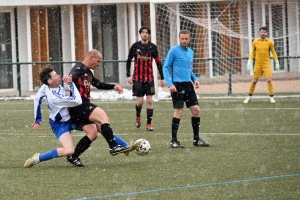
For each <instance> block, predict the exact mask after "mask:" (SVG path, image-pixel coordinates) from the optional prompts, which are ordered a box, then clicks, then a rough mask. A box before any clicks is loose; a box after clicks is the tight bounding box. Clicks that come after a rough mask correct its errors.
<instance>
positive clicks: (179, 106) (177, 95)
mask: <svg viewBox="0 0 300 200" xmlns="http://www.w3.org/2000/svg"><path fill="white" fill-rule="evenodd" d="M179 84H180V83H179ZM179 84H176V85H175V87H176V89H177V92H172V93H171V97H172V102H173V108H174V114H173V118H172V125H171V136H172V140H171V148H183V147H184V146H182V145H181V144H180V142H179V141H178V140H177V132H178V128H179V124H180V118H181V116H182V113H183V106H184V101H183V97H182V93H181V87H180V85H179Z"/></svg>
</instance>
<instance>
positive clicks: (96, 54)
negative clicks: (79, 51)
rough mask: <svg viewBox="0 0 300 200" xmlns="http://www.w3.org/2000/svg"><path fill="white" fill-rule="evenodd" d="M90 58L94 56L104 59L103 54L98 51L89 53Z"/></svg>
mask: <svg viewBox="0 0 300 200" xmlns="http://www.w3.org/2000/svg"><path fill="white" fill-rule="evenodd" d="M88 56H93V57H94V58H102V54H101V53H100V51H98V50H97V49H92V50H90V51H89V52H88Z"/></svg>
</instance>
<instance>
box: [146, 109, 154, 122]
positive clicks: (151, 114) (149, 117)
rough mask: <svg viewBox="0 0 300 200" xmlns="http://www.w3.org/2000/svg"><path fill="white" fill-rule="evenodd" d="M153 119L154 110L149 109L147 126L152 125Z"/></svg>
mask: <svg viewBox="0 0 300 200" xmlns="http://www.w3.org/2000/svg"><path fill="white" fill-rule="evenodd" d="M152 117H153V109H149V108H147V124H151V122H152Z"/></svg>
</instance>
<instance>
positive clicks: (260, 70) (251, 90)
mask: <svg viewBox="0 0 300 200" xmlns="http://www.w3.org/2000/svg"><path fill="white" fill-rule="evenodd" d="M262 74H263V67H262V66H260V65H255V66H254V74H253V79H252V81H251V83H250V86H249V91H248V97H247V98H246V99H245V100H244V103H249V102H250V101H251V98H252V95H253V93H254V90H255V87H256V83H257V81H258V79H259V78H260V77H261V76H262Z"/></svg>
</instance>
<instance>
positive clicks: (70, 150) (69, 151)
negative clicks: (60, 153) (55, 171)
mask: <svg viewBox="0 0 300 200" xmlns="http://www.w3.org/2000/svg"><path fill="white" fill-rule="evenodd" d="M73 153H74V148H66V149H65V156H71V155H73Z"/></svg>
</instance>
